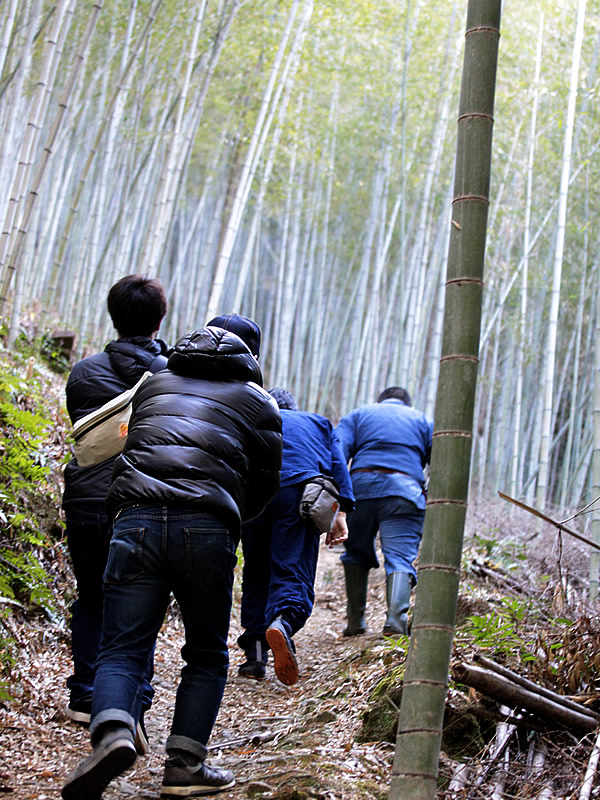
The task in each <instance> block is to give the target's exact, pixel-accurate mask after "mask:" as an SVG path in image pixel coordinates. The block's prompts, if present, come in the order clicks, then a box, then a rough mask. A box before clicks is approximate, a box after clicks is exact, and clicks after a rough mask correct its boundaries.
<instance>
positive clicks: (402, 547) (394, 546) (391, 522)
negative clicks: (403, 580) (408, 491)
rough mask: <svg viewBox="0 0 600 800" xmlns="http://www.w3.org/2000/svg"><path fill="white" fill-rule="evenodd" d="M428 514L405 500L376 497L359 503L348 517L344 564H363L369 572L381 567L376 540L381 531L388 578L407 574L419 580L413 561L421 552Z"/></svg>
mask: <svg viewBox="0 0 600 800" xmlns="http://www.w3.org/2000/svg"><path fill="white" fill-rule="evenodd" d="M424 523H425V511H422V510H421V509H419V508H417V507H416V505H415V504H414V503H411V502H410V500H405V499H404V497H376V498H371V499H368V500H358V501H357V503H356V509H355V510H354V511H353V512H352V514H349V515H348V540H347V541H346V543H345V547H346V552H345V553H344V555H343V556H342V561H343V562H344V563H346V564H363V565H364V566H365V567H369V569H375V568H376V567H378V566H379V561H378V560H377V555H376V552H375V537H376V536H377V531H379V537H380V539H381V550H382V552H383V558H384V562H385V572H386V575H390V574H391V573H392V572H406V573H407V574H409V575H412V577H413V579H414V581H415V583H416V579H417V574H416V570H415V568H414V566H413V561H414V560H415V558H416V557H417V553H418V552H419V545H420V543H421V536H422V534H423V525H424Z"/></svg>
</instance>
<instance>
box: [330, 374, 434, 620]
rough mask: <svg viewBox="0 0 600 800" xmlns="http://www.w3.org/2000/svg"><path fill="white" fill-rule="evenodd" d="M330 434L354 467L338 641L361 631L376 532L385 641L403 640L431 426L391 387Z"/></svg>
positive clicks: (374, 557)
mask: <svg viewBox="0 0 600 800" xmlns="http://www.w3.org/2000/svg"><path fill="white" fill-rule="evenodd" d="M336 433H337V435H338V437H339V440H340V443H341V446H342V448H343V451H344V454H345V456H346V459H347V460H349V461H350V460H351V462H352V463H351V466H350V474H351V476H352V486H353V489H354V495H355V497H356V510H355V511H354V513H353V514H352V515H351V516H350V517H349V518H348V540H347V541H346V542H345V545H344V547H345V553H344V554H343V555H342V557H341V560H342V563H343V565H344V575H345V581H346V596H347V601H348V603H347V613H348V624H347V626H346V628H345V630H344V636H357V635H359V634H363V633H365V632H366V623H365V610H366V605H367V585H368V578H369V570H370V569H376V568H377V567H378V566H379V561H378V560H377V555H376V552H375V537H376V535H377V531H378V530H379V536H380V541H381V550H382V553H383V558H384V565H385V573H386V602H387V615H386V619H385V623H384V626H383V635H384V636H399V635H402V634H406V633H407V631H408V626H407V613H408V607H409V603H410V595H411V591H412V587H413V586H414V585H415V584H416V581H417V576H416V571H415V567H414V563H413V562H414V560H415V558H416V557H417V553H418V550H419V545H420V543H421V536H422V534H423V525H424V521H425V475H424V469H425V466H426V465H427V464H428V463H429V460H430V457H431V439H432V435H433V422H431V420H429V419H427V417H426V416H425V414H423V413H422V412H421V411H418V410H417V409H416V408H412V407H411V400H410V395H409V394H408V392H407V391H406V389H403V388H401V387H399V386H390V387H388V388H387V389H385V390H384V391H383V392H382V393H381V394H380V395H379V397H378V398H377V402H376V403H374V404H372V405H367V406H362V407H360V408H356V409H354V411H351V412H350V413H349V414H347V415H346V416H345V417H343V418H342V419H341V420H340V422H339V424H338V426H337V428H336Z"/></svg>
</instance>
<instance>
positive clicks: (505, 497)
mask: <svg viewBox="0 0 600 800" xmlns="http://www.w3.org/2000/svg"><path fill="white" fill-rule="evenodd" d="M498 494H499V495H500V497H501V498H502V499H503V500H508V502H509V503H514V505H516V506H519V508H522V509H524V510H525V511H529V513H530V514H533V515H534V516H536V517H539V518H540V519H543V520H544V522H549V523H550V525H554V527H555V528H558V530H559V531H562V532H563V533H568V534H569V536H573V537H574V538H575V539H579V541H580V542H583V543H584V544H589V546H590V547H595V548H596V550H600V544H598V543H597V542H593V541H592V540H591V539H588V538H587V537H586V536H582V535H581V534H580V533H576V532H575V531H572V530H571V529H570V528H565V526H564V525H563V524H562V522H557V521H556V520H555V519H552V517H548V516H546V514H542V512H541V511H538V510H537V509H535V508H532V507H531V506H528V505H527V504H526V503H522V502H521V501H520V500H515V498H514V497H509V496H508V495H507V494H504V492H498Z"/></svg>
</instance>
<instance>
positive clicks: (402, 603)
mask: <svg viewBox="0 0 600 800" xmlns="http://www.w3.org/2000/svg"><path fill="white" fill-rule="evenodd" d="M412 587H413V580H412V576H411V575H409V574H408V573H406V572H392V573H390V574H389V575H388V576H387V578H386V582H385V589H386V592H385V595H386V601H387V616H386V618H385V624H384V626H383V635H384V636H402V635H404V636H406V635H407V634H408V616H407V615H408V607H409V605H410V594H411V592H412Z"/></svg>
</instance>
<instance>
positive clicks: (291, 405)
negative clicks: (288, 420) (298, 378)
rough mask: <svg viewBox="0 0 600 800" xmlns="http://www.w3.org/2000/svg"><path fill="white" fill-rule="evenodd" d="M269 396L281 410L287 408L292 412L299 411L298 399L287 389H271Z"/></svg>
mask: <svg viewBox="0 0 600 800" xmlns="http://www.w3.org/2000/svg"><path fill="white" fill-rule="evenodd" d="M269 394H270V395H271V397H273V398H274V400H275V402H276V403H277V405H278V406H279V408H287V409H289V410H290V411H297V410H298V403H297V402H296V398H295V397H294V395H293V394H292V393H291V392H288V390H287V389H282V388H281V387H280V386H274V387H273V388H272V389H269Z"/></svg>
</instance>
